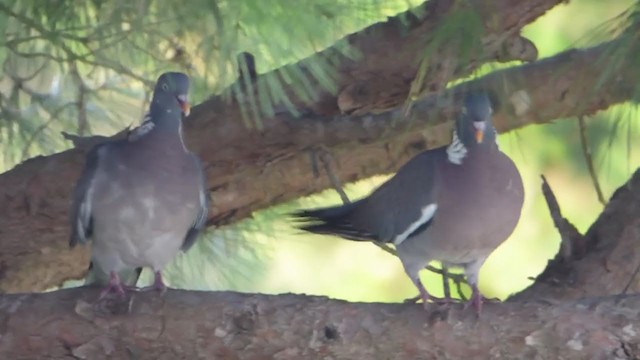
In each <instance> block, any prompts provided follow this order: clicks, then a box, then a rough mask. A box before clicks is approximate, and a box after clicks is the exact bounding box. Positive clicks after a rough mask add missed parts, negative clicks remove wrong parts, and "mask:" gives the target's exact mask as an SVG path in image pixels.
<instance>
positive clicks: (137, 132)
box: [127, 115, 155, 141]
mask: <svg viewBox="0 0 640 360" xmlns="http://www.w3.org/2000/svg"><path fill="white" fill-rule="evenodd" d="M154 127H155V125H154V124H153V121H151V118H149V117H148V115H147V116H145V120H144V122H143V123H142V124H140V126H138V127H137V128H135V129H133V130H131V132H130V133H129V136H128V137H127V139H128V140H129V141H136V140H138V139H140V138H141V137H143V136H145V135H146V134H148V133H149V132H150V131H151V130H153V128H154Z"/></svg>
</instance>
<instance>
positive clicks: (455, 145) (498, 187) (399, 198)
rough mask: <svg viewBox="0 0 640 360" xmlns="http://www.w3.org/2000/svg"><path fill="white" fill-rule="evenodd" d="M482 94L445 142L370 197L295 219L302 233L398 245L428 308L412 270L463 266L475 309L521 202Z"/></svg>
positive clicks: (469, 102) (468, 98)
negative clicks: (488, 264) (489, 262)
mask: <svg viewBox="0 0 640 360" xmlns="http://www.w3.org/2000/svg"><path fill="white" fill-rule="evenodd" d="M491 117H492V108H491V103H490V100H489V98H488V96H487V94H486V93H484V92H476V93H470V94H467V95H465V98H464V101H463V108H462V111H461V112H460V114H459V116H458V117H457V119H456V122H455V126H454V131H453V141H452V143H451V144H450V145H448V146H444V147H440V148H436V149H432V150H428V151H424V152H422V153H420V154H418V155H417V156H415V157H414V158H412V159H411V160H410V161H409V162H407V163H406V164H405V165H403V166H402V168H400V170H399V171H398V172H397V174H395V175H394V176H393V177H392V178H390V179H389V180H388V181H387V182H385V183H384V184H382V185H381V186H380V187H379V188H378V189H376V190H375V191H373V192H372V193H371V194H370V195H369V196H367V197H365V198H363V199H360V200H358V201H356V202H354V203H351V204H346V205H341V206H335V207H329V208H322V209H313V210H302V211H299V212H297V213H296V214H294V215H295V216H296V217H298V219H299V220H302V221H305V223H304V224H301V226H300V228H301V229H303V230H306V231H309V232H312V233H318V234H329V235H337V236H340V237H343V238H345V239H349V240H356V241H371V240H374V241H380V242H384V243H392V244H394V245H395V246H396V249H397V253H398V256H399V258H400V260H401V262H402V264H403V266H404V269H405V272H406V273H407V275H408V276H409V277H410V278H411V280H412V281H413V283H414V284H415V286H416V287H417V288H418V290H419V291H420V295H421V298H422V300H423V302H424V304H425V306H426V304H427V301H428V300H429V298H430V296H429V293H428V292H427V290H426V289H425V288H424V286H423V285H422V283H421V281H420V278H419V276H418V272H419V271H420V270H421V269H423V268H424V267H425V266H426V265H427V264H428V263H429V262H430V261H432V260H437V261H441V262H443V263H444V264H445V265H447V266H461V267H463V268H464V270H465V275H466V277H467V280H468V282H469V284H470V285H471V288H472V291H473V294H472V300H471V301H472V304H473V305H474V306H475V307H476V310H477V311H478V312H480V308H481V305H482V296H481V294H480V292H479V290H478V273H479V270H480V267H481V266H482V264H483V263H484V261H485V260H486V259H487V257H488V256H489V255H490V254H491V253H492V252H493V251H494V250H495V249H496V248H497V247H498V246H499V245H500V244H501V243H502V242H504V241H505V240H506V239H507V238H508V237H509V236H510V235H511V233H512V232H513V230H514V228H515V226H516V224H517V222H518V220H519V218H520V212H521V209H522V204H523V200H524V190H523V185H522V179H521V177H520V174H519V172H518V169H517V168H516V166H515V165H514V163H513V162H512V161H511V159H510V158H509V157H508V156H507V155H505V154H504V153H503V152H501V151H500V150H499V148H498V145H497V143H496V131H495V128H494V127H493V125H492V119H491Z"/></svg>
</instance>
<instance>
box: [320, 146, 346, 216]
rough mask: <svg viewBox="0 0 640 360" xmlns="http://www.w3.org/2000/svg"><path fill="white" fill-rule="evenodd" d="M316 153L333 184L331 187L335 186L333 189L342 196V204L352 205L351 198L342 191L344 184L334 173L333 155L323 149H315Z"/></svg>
mask: <svg viewBox="0 0 640 360" xmlns="http://www.w3.org/2000/svg"><path fill="white" fill-rule="evenodd" d="M314 151H315V152H316V155H317V157H318V159H319V160H320V162H322V166H323V167H324V171H325V172H326V173H327V176H328V177H329V181H330V182H331V186H333V189H334V190H335V191H336V192H337V193H338V195H340V199H342V202H343V203H344V204H350V203H351V200H349V197H348V196H347V194H346V193H345V192H344V190H343V189H342V183H341V182H340V179H338V177H337V176H336V174H335V173H334V171H333V166H332V165H333V163H334V161H333V160H334V159H333V156H331V153H330V152H329V151H328V150H326V149H325V148H323V147H320V148H318V149H315V150H314Z"/></svg>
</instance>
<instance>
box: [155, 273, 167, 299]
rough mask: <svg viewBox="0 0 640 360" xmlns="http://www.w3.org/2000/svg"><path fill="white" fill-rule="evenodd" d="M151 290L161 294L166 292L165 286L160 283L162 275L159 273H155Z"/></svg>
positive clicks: (162, 282)
mask: <svg viewBox="0 0 640 360" xmlns="http://www.w3.org/2000/svg"><path fill="white" fill-rule="evenodd" d="M153 288H154V289H156V290H158V291H159V292H160V293H161V294H164V292H165V291H167V285H165V284H164V281H162V273H161V272H160V271H156V272H155V275H154V277H153Z"/></svg>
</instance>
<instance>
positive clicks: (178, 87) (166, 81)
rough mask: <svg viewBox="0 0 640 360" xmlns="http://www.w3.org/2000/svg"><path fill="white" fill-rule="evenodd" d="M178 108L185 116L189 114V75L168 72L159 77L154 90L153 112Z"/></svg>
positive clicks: (170, 110)
mask: <svg viewBox="0 0 640 360" xmlns="http://www.w3.org/2000/svg"><path fill="white" fill-rule="evenodd" d="M154 108H155V109H156V111H159V110H164V111H165V112H172V111H173V110H177V111H180V112H182V113H183V114H184V115H185V116H188V115H189V111H190V105H189V77H188V76H187V75H186V74H183V73H179V72H167V73H164V74H162V75H160V77H159V78H158V81H157V82H156V87H155V89H154V90H153V100H152V102H151V112H152V113H153V111H154Z"/></svg>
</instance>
